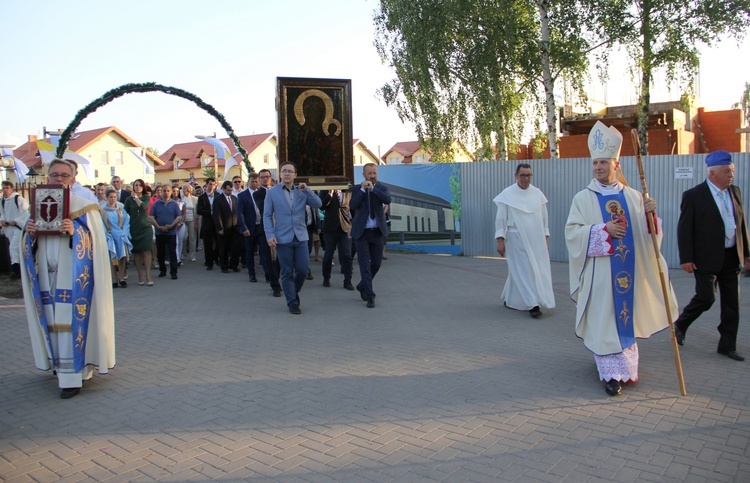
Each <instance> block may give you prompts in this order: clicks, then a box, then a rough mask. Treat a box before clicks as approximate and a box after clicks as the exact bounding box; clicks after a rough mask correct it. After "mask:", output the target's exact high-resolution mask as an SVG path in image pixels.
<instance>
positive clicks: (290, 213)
mask: <svg viewBox="0 0 750 483" xmlns="http://www.w3.org/2000/svg"><path fill="white" fill-rule="evenodd" d="M279 171H280V172H281V183H280V184H278V185H276V186H274V187H273V188H271V189H270V190H268V192H267V193H266V204H265V206H264V207H263V228H264V229H265V231H266V238H267V239H268V246H269V247H271V248H274V247H275V248H276V254H277V256H278V259H279V265H280V266H281V285H282V287H284V296H285V297H286V304H287V307H288V308H289V313H292V314H295V315H298V314H301V313H302V311H301V310H300V298H299V293H300V291H301V290H302V285H304V283H305V278H306V277H307V273H308V271H309V270H310V250H309V249H308V247H307V240H308V233H307V223H306V217H305V211H306V209H305V208H306V207H307V206H309V207H310V208H311V209H313V210H317V209H318V208H320V198H318V195H316V194H315V193H314V192H313V190H311V189H309V188H308V187H307V185H306V184H305V183H299V185H297V186H295V185H294V178H296V177H297V166H296V165H295V164H294V163H291V162H289V161H287V162H285V163H282V164H281V166H280V168H279Z"/></svg>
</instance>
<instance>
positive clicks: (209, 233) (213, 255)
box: [195, 178, 219, 270]
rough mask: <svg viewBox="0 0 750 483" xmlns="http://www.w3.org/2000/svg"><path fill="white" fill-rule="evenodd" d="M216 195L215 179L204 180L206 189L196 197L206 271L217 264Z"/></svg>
mask: <svg viewBox="0 0 750 483" xmlns="http://www.w3.org/2000/svg"><path fill="white" fill-rule="evenodd" d="M215 195H216V179H214V178H207V179H206V189H205V191H204V192H203V194H202V195H200V196H199V197H198V204H197V206H196V208H195V210H196V213H197V214H198V215H199V216H200V217H201V233H200V237H201V239H202V240H203V256H204V257H205V260H206V261H205V265H206V270H213V268H214V263H218V262H219V246H218V244H217V238H216V236H217V235H216V225H215V224H214V218H213V214H212V212H213V204H214V196H215Z"/></svg>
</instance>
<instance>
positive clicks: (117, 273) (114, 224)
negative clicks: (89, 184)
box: [101, 186, 133, 288]
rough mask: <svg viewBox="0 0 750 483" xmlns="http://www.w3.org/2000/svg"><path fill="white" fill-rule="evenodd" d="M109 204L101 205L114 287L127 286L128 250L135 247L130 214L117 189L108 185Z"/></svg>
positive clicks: (105, 192) (106, 192)
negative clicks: (131, 237)
mask: <svg viewBox="0 0 750 483" xmlns="http://www.w3.org/2000/svg"><path fill="white" fill-rule="evenodd" d="M104 194H105V195H106V197H107V204H106V205H104V206H102V207H101V211H102V219H103V220H104V227H105V228H106V229H107V248H109V256H110V258H111V259H112V288H117V287H118V284H119V286H120V287H122V288H125V287H127V286H128V283H127V282H126V281H125V260H126V259H127V258H128V250H129V249H131V248H133V244H132V243H130V216H128V213H127V212H126V211H125V210H124V209H123V208H122V205H121V204H120V203H118V202H117V190H116V189H115V188H114V187H112V186H107V189H105V190H104Z"/></svg>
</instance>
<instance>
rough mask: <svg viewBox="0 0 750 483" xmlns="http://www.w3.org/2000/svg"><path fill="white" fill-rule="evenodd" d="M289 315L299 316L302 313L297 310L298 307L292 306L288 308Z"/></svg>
mask: <svg viewBox="0 0 750 483" xmlns="http://www.w3.org/2000/svg"><path fill="white" fill-rule="evenodd" d="M289 313H290V314H294V315H299V314H301V313H302V311H301V310H300V309H299V305H297V304H292V305H290V306H289Z"/></svg>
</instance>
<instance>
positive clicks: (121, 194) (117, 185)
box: [112, 176, 133, 204]
mask: <svg viewBox="0 0 750 483" xmlns="http://www.w3.org/2000/svg"><path fill="white" fill-rule="evenodd" d="M112 187H114V189H116V190H117V201H119V202H120V203H122V204H125V201H127V199H128V198H130V197H131V196H133V195H132V194H131V193H130V191H128V190H125V189H122V180H121V179H120V177H119V176H112Z"/></svg>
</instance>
